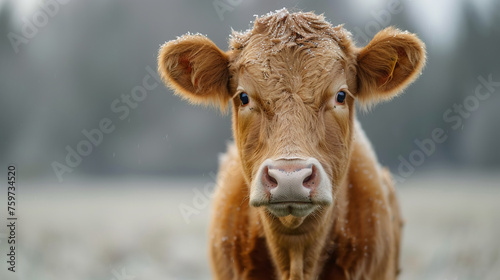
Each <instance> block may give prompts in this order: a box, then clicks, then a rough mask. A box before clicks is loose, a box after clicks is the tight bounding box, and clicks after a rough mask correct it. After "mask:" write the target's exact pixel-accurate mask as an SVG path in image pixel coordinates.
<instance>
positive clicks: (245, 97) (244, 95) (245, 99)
mask: <svg viewBox="0 0 500 280" xmlns="http://www.w3.org/2000/svg"><path fill="white" fill-rule="evenodd" d="M240 100H241V105H242V106H245V105H247V104H248V103H250V98H249V97H248V94H247V93H246V92H242V93H240Z"/></svg>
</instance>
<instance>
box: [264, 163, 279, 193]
mask: <svg viewBox="0 0 500 280" xmlns="http://www.w3.org/2000/svg"><path fill="white" fill-rule="evenodd" d="M263 173H264V174H263V177H264V178H263V179H264V182H266V183H267V185H268V187H272V188H274V187H277V186H278V181H277V180H276V178H274V177H273V176H271V175H269V167H265V168H264V170H263Z"/></svg>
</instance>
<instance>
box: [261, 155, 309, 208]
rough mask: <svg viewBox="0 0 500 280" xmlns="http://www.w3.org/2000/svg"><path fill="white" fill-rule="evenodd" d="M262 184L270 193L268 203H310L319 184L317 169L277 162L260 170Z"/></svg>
mask: <svg viewBox="0 0 500 280" xmlns="http://www.w3.org/2000/svg"><path fill="white" fill-rule="evenodd" d="M261 176H262V178H261V181H262V184H263V185H264V186H265V188H266V189H267V191H268V192H269V193H270V195H271V196H270V203H282V202H310V194H311V192H312V191H313V190H314V189H315V188H316V186H317V185H318V182H319V173H318V171H317V168H316V167H315V166H314V165H313V164H311V163H309V164H306V163H303V162H288V161H286V160H278V161H274V162H270V163H269V164H268V165H266V166H264V169H263V170H262V175H261Z"/></svg>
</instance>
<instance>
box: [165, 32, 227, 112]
mask: <svg viewBox="0 0 500 280" xmlns="http://www.w3.org/2000/svg"><path fill="white" fill-rule="evenodd" d="M158 72H159V73H160V76H161V77H162V79H163V81H164V82H165V84H166V85H167V86H169V87H170V88H172V89H173V90H174V92H175V94H177V95H179V96H181V97H183V98H185V99H187V100H189V101H191V102H193V103H196V104H212V105H215V106H218V107H220V108H221V109H224V108H226V107H227V104H228V103H229V99H230V98H231V96H230V94H229V89H228V82H229V60H228V57H227V55H226V54H225V53H224V52H222V51H221V50H220V49H219V48H218V47H217V46H216V45H215V44H214V43H213V42H212V41H211V40H210V39H208V38H206V37H205V36H202V35H184V36H182V37H179V38H178V39H177V40H174V41H170V42H167V43H165V44H164V45H163V46H162V47H161V48H160V51H159V54H158Z"/></svg>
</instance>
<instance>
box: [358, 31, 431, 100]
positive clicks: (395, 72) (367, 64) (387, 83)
mask: <svg viewBox="0 0 500 280" xmlns="http://www.w3.org/2000/svg"><path fill="white" fill-rule="evenodd" d="M425 60H426V54H425V44H424V43H423V42H422V41H421V40H420V39H418V37H417V36H416V35H415V34H412V33H409V32H407V31H404V32H403V31H401V30H399V29H396V28H393V27H388V28H386V29H384V30H381V31H380V32H378V33H377V34H376V35H375V37H374V38H373V40H372V41H370V43H368V45H366V47H364V48H362V49H361V50H360V51H359V54H358V58H357V74H358V98H359V100H360V101H361V103H362V104H364V105H370V104H374V103H377V102H378V101H382V100H387V99H390V98H392V97H394V96H396V95H397V94H399V93H400V92H401V91H403V90H404V89H405V88H406V87H407V86H408V85H409V84H411V83H412V82H413V81H414V80H415V79H416V78H417V77H418V76H419V75H420V73H421V71H422V68H423V66H424V65H425Z"/></svg>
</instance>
